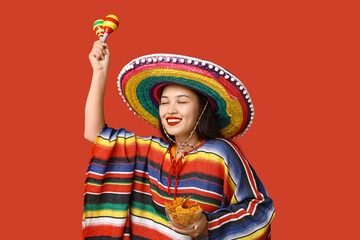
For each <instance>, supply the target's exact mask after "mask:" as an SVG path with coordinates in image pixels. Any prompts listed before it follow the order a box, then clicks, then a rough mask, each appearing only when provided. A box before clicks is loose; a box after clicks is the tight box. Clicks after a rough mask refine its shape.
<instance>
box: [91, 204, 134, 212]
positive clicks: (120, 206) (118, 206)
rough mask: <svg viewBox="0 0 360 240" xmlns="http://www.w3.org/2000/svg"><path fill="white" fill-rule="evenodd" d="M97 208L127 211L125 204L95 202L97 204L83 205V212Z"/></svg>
mask: <svg viewBox="0 0 360 240" xmlns="http://www.w3.org/2000/svg"><path fill="white" fill-rule="evenodd" d="M98 210H114V211H127V210H128V205H127V204H117V203H97V204H89V203H88V204H86V205H85V206H84V212H86V211H98Z"/></svg>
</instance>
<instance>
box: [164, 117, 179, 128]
mask: <svg viewBox="0 0 360 240" xmlns="http://www.w3.org/2000/svg"><path fill="white" fill-rule="evenodd" d="M166 122H167V124H169V125H170V126H174V125H176V124H178V123H179V122H181V118H174V117H168V118H166Z"/></svg>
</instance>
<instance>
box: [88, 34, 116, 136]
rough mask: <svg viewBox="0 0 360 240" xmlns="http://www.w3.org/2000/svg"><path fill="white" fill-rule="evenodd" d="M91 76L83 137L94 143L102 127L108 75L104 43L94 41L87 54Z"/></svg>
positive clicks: (108, 58) (105, 45)
mask: <svg viewBox="0 0 360 240" xmlns="http://www.w3.org/2000/svg"><path fill="white" fill-rule="evenodd" d="M89 59H90V63H91V66H92V68H93V75H92V80H91V85H90V90H89V94H88V97H87V100H86V105H85V129H84V137H85V139H86V140H88V141H90V142H94V140H95V139H96V137H97V135H98V134H99V132H100V131H101V129H102V128H103V127H104V124H105V117H104V93H105V86H106V78H107V74H108V67H109V60H110V52H109V49H108V46H107V44H106V43H103V42H101V41H100V40H99V41H96V42H95V43H94V46H93V48H92V50H91V52H90V54H89Z"/></svg>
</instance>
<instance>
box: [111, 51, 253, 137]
mask: <svg viewBox="0 0 360 240" xmlns="http://www.w3.org/2000/svg"><path fill="white" fill-rule="evenodd" d="M167 84H179V85H182V86H185V87H188V88H191V89H193V90H195V91H197V92H199V93H201V94H203V95H205V96H206V97H207V98H208V99H209V102H210V104H211V107H212V108H213V111H214V112H215V115H216V117H217V121H218V125H219V128H220V130H221V133H222V134H223V135H224V137H225V138H234V137H237V136H239V135H243V134H244V133H245V132H246V131H247V130H248V128H249V127H250V125H251V124H252V121H253V118H254V106H253V104H252V101H251V98H250V95H249V93H248V91H247V90H246V88H245V86H244V85H243V84H242V83H241V81H240V80H239V79H238V78H236V77H235V76H234V75H233V74H231V73H230V72H229V71H227V70H226V69H224V68H222V67H220V66H218V65H216V64H214V63H212V62H209V61H205V60H201V59H197V58H193V57H188V56H182V55H175V54H152V55H146V56H142V57H139V58H137V59H134V60H132V61H131V62H130V63H128V64H127V65H126V66H125V67H124V68H123V69H122V70H121V72H120V74H119V77H118V88H119V91H120V95H121V96H122V98H123V100H124V102H127V104H128V106H129V107H130V108H129V109H130V110H133V111H134V114H138V115H139V117H141V118H142V119H144V120H146V121H147V122H148V123H150V124H152V125H153V126H155V127H157V128H158V127H159V126H158V115H159V102H160V99H159V98H160V90H161V88H162V87H163V86H165V85H167Z"/></svg>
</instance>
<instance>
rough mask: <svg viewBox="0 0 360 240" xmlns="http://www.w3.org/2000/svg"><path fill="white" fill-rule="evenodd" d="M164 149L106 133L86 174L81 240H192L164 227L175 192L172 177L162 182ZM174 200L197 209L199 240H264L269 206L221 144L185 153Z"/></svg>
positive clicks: (166, 160) (245, 167)
mask: <svg viewBox="0 0 360 240" xmlns="http://www.w3.org/2000/svg"><path fill="white" fill-rule="evenodd" d="M169 147H170V145H169V144H168V143H167V142H164V141H163V140H162V139H160V138H155V137H149V138H141V137H136V136H135V135H134V134H133V133H132V132H126V131H125V130H124V129H120V130H114V129H112V128H108V127H107V126H105V127H104V129H103V130H102V131H101V133H100V134H99V136H98V138H97V139H96V141H95V143H94V145H93V148H92V154H91V155H92V156H91V162H90V165H89V167H88V171H87V179H86V184H85V194H84V196H85V199H84V202H85V203H84V214H83V237H84V239H86V240H90V239H91V240H118V239H161V240H162V239H165V240H166V239H191V237H190V236H188V235H183V234H180V233H177V232H175V231H173V230H172V229H171V228H169V227H168V219H167V217H166V213H165V208H164V203H165V202H170V201H172V200H173V199H174V192H175V189H174V186H175V178H174V177H173V176H172V175H171V174H170V178H169V179H168V171H169V169H170V167H171V162H170V161H171V160H170V153H169ZM168 180H169V181H170V188H169V189H168ZM168 192H169V193H170V194H171V195H170V196H169V193H168ZM177 196H178V197H180V196H185V197H187V196H191V199H192V200H195V201H197V202H198V203H199V204H201V205H202V206H203V208H204V213H205V214H206V217H207V220H208V234H207V236H202V239H204V238H207V239H217V240H218V239H238V238H239V239H244V240H245V239H257V240H263V239H264V240H265V239H269V237H268V236H269V235H270V222H271V220H272V218H273V216H274V212H275V211H274V208H273V203H272V200H271V199H270V198H269V196H268V194H267V192H266V190H265V188H264V186H263V185H262V183H261V182H260V180H259V179H258V177H257V176H256V174H255V172H254V170H253V169H252V168H251V166H250V165H249V163H248V162H247V161H246V160H245V158H244V156H243V155H242V153H241V152H240V151H239V150H238V148H237V147H236V146H234V145H233V143H231V142H229V141H227V140H225V139H213V140H207V141H205V142H204V143H203V144H202V145H201V146H200V147H198V148H197V149H196V151H193V152H190V153H189V154H188V155H186V157H185V159H183V163H182V167H181V170H180V173H179V176H178V186H177Z"/></svg>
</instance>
